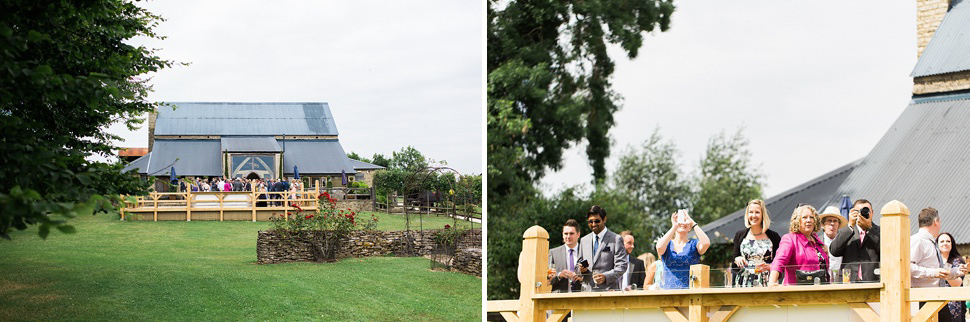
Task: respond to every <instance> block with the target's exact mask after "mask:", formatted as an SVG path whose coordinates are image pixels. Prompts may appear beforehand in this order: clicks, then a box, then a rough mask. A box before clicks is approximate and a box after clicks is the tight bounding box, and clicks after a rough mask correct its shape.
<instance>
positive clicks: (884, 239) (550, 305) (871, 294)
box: [486, 201, 970, 322]
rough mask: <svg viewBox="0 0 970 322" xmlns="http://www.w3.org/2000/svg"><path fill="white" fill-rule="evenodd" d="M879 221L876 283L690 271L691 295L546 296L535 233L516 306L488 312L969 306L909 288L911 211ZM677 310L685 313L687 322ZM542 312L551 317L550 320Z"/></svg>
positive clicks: (535, 315) (889, 315) (933, 309)
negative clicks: (738, 278) (730, 283)
mask: <svg viewBox="0 0 970 322" xmlns="http://www.w3.org/2000/svg"><path fill="white" fill-rule="evenodd" d="M880 213H881V214H882V219H881V221H880V224H881V232H880V234H881V235H880V236H881V242H880V267H881V272H880V273H881V275H880V276H881V281H880V282H879V283H868V284H833V285H811V286H776V287H760V288H759V287H753V288H709V287H710V283H709V281H710V271H709V269H708V267H707V266H706V265H694V266H691V268H690V269H691V272H690V276H692V277H691V279H692V283H691V288H690V289H684V290H636V291H615V292H580V293H550V290H551V286H550V285H548V283H547V280H546V270H547V268H548V267H547V266H548V254H549V234H548V233H547V232H546V230H545V229H543V228H542V227H539V226H533V227H531V228H529V229H528V230H527V231H526V232H525V234H524V235H523V236H522V237H523V245H522V253H521V255H520V259H519V272H518V273H519V283H520V289H519V290H520V291H519V294H520V297H519V299H518V300H501V301H488V302H487V308H486V310H487V311H488V312H498V313H500V314H501V315H502V317H504V318H505V319H506V320H508V321H561V320H562V319H563V318H564V317H565V316H566V315H567V314H568V313H569V312H570V310H574V311H576V312H597V311H592V310H616V311H598V312H607V313H608V312H621V313H617V314H622V312H623V311H622V310H624V309H659V310H660V311H662V313H663V315H664V316H666V317H667V319H669V320H671V321H700V322H707V321H727V320H729V319H730V318H731V316H733V315H734V314H735V313H736V312H738V310H739V309H741V308H744V307H758V306H776V307H782V306H788V307H791V306H799V305H816V304H837V305H843V306H847V307H846V310H849V311H851V312H854V314H856V315H857V316H858V318H859V319H861V320H862V321H867V322H870V321H935V318H936V314H937V312H939V311H940V309H942V308H943V307H944V306H945V305H946V301H948V300H949V301H964V300H970V289H967V288H963V287H951V288H910V268H909V263H910V262H909V248H910V246H909V238H910V236H909V227H910V219H909V214H910V213H909V209H908V208H906V206H905V205H903V204H902V203H901V202H899V201H892V202H890V203H888V204H887V205H885V206H884V207H883V208H882V210H881V212H880ZM873 302H878V303H879V304H880V305H879V307H880V310H879V312H876V310H874V309H873V308H872V307H871V306H870V305H869V304H868V303H873ZM912 302H926V304H925V305H924V306H923V308H922V309H920V310H919V311H918V312H916V314H915V316H914V315H912V314H911V312H910V306H911V303H912ZM837 307H842V306H837ZM679 308H686V312H687V315H686V316H685V315H684V314H683V313H682V311H681V309H679ZM547 311H551V314H550V316H549V317H548V318H547V317H546V314H547ZM576 315H582V314H576ZM621 318H622V317H621ZM574 319H579V318H578V317H577V316H574ZM772 319H773V318H768V319H767V320H772ZM789 319H790V320H791V319H803V320H807V321H817V320H818V317H813V316H811V315H810V314H809V315H805V316H795V317H792V316H789ZM762 320H765V319H762ZM825 322H831V321H825Z"/></svg>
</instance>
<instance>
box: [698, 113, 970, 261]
mask: <svg viewBox="0 0 970 322" xmlns="http://www.w3.org/2000/svg"><path fill="white" fill-rule="evenodd" d="M850 168H851V169H850ZM840 171H841V172H840ZM829 175H831V176H829ZM827 176H828V177H829V178H827V179H825V177H827ZM843 176H844V178H842V179H840V177H843ZM819 179H824V180H822V182H819ZM825 180H832V181H831V182H830V183H828V184H825V183H824V181H825ZM836 182H839V184H838V186H837V187H836V188H833V187H832V185H834V184H835V183H836ZM968 182H970V95H968V94H950V95H940V96H935V97H927V98H918V99H914V100H913V101H911V102H910V104H909V106H907V107H906V110H904V111H903V113H902V115H900V116H899V118H897V119H896V122H895V123H894V124H893V125H892V127H890V129H889V131H888V132H886V134H885V135H883V137H882V139H880V140H879V143H877V144H876V146H875V147H874V148H873V149H872V151H870V152H869V154H868V155H867V156H866V157H865V158H863V159H862V160H861V161H857V162H853V163H852V164H849V165H846V166H844V167H842V168H840V169H837V170H835V171H832V172H830V173H829V174H827V175H824V176H822V177H819V178H818V179H816V180H813V181H811V182H809V183H807V185H808V187H807V188H806V189H804V190H803V191H795V193H793V194H790V193H791V192H792V191H786V192H785V193H782V194H781V195H779V196H775V197H772V198H769V199H768V200H766V201H767V202H768V203H769V205H768V211H769V213H771V218H772V220H774V222H773V223H772V227H774V228H780V227H786V224H785V223H787V222H788V219H789V218H788V216H786V212H787V213H788V214H790V213H791V211H792V210H793V209H794V205H795V204H797V203H801V202H806V203H809V204H811V205H812V206H815V207H816V208H819V209H823V208H824V207H826V206H838V204H839V202H840V201H841V199H842V195H843V194H845V195H848V196H849V197H850V198H851V199H852V200H856V199H867V200H869V201H870V202H871V203H872V205H873V207H874V210H875V212H876V214H875V215H874V216H873V220H875V221H876V222H879V219H880V218H881V215H880V214H879V211H880V210H881V209H882V206H883V205H885V204H886V203H888V202H890V201H892V200H899V201H901V202H903V203H904V204H905V205H906V206H907V207H909V210H910V231H911V232H912V233H915V232H916V230H917V229H918V224H917V220H916V218H917V217H916V216H917V214H919V211H920V209H923V208H925V207H934V208H936V209H937V210H939V211H940V217H941V218H942V220H943V231H948V232H955V234H954V237H955V238H957V243H959V244H965V243H967V242H970V212H968V209H970V189H967V187H968ZM814 183H817V185H813V184H814ZM803 186H804V185H803ZM813 186H815V188H814V189H815V190H813V188H812V187H813ZM793 190H798V188H796V189H793ZM789 194H790V195H789ZM822 197H827V200H822V199H820V198H822ZM785 198H789V199H791V201H789V202H786V203H785V206H781V208H780V210H776V208H774V207H773V204H774V203H778V202H780V201H781V200H782V199H785ZM820 200H822V201H820ZM740 218H741V217H740V211H738V212H735V213H734V214H731V215H728V216H726V217H724V218H721V219H718V220H716V221H714V222H711V223H710V224H707V225H705V226H704V230H705V232H707V234H708V236H710V237H711V239H712V241H715V242H724V240H723V237H725V236H724V235H725V234H728V235H727V236H726V237H727V238H732V237H733V236H734V233H735V232H736V231H737V230H739V229H740V228H738V227H743V223H742V222H741V221H740V220H741V219H740ZM776 223H777V224H776ZM775 230H776V231H778V229H775ZM714 231H718V232H719V233H720V235H721V236H719V237H717V238H715V236H714V233H713V232H714ZM782 232H783V231H779V233H782Z"/></svg>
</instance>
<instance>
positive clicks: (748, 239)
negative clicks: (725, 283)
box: [734, 199, 781, 287]
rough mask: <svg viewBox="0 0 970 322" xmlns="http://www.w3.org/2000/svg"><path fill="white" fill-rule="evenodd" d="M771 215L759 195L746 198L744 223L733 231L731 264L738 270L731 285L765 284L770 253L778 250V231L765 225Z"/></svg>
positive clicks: (767, 223) (772, 253)
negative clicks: (749, 198)
mask: <svg viewBox="0 0 970 322" xmlns="http://www.w3.org/2000/svg"><path fill="white" fill-rule="evenodd" d="M769 225H771V217H769V216H768V208H766V207H765V202H764V201H763V200H761V199H755V200H751V201H749V202H748V205H747V206H746V207H745V208H744V226H745V227H747V229H742V230H739V231H738V232H737V233H736V234H734V265H735V269H737V270H736V271H737V272H739V273H738V274H737V275H735V276H734V285H738V286H740V287H749V286H765V285H767V284H768V271H769V270H770V264H771V260H772V256H773V255H774V254H776V253H777V251H778V245H779V244H780V243H781V235H778V233H776V232H775V231H773V230H771V229H768V226H769Z"/></svg>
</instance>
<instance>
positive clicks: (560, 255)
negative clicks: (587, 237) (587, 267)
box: [549, 245, 583, 292]
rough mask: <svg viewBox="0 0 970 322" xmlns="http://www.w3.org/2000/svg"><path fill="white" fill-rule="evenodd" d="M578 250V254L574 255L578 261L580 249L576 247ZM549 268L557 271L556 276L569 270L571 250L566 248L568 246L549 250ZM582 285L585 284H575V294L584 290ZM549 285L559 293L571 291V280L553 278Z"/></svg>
mask: <svg viewBox="0 0 970 322" xmlns="http://www.w3.org/2000/svg"><path fill="white" fill-rule="evenodd" d="M576 248H577V252H576V253H575V254H573V260H576V261H578V260H579V247H576ZM549 267H551V268H555V269H556V272H557V274H556V275H559V274H558V272H562V271H564V270H568V269H569V248H566V245H562V246H559V247H556V248H553V249H550V250H549ZM577 270H578V268H577ZM582 283H583V282H573V287H572V291H573V292H579V291H582V290H583V285H582ZM549 284H550V285H552V290H553V291H559V292H568V291H569V279H567V278H559V276H553V277H552V280H550V281H549Z"/></svg>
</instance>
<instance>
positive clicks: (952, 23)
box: [911, 1, 970, 77]
mask: <svg viewBox="0 0 970 322" xmlns="http://www.w3.org/2000/svg"><path fill="white" fill-rule="evenodd" d="M964 70H970V1H958V2H956V3H955V4H954V5H953V8H950V10H949V12H947V13H946V16H944V18H943V22H942V23H940V27H939V28H938V29H936V33H935V34H933V38H932V39H930V43H929V44H928V45H927V46H926V49H923V54H922V56H920V58H919V62H917V63H916V68H914V69H913V73H912V74H911V76H913V77H921V76H930V75H936V74H944V73H951V72H959V71H964Z"/></svg>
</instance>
